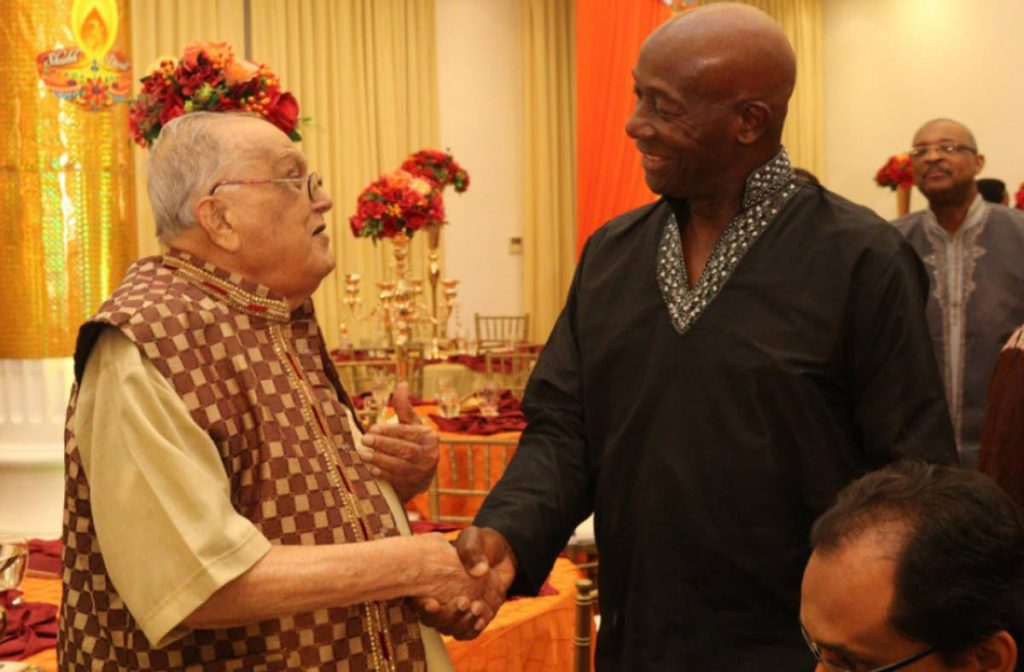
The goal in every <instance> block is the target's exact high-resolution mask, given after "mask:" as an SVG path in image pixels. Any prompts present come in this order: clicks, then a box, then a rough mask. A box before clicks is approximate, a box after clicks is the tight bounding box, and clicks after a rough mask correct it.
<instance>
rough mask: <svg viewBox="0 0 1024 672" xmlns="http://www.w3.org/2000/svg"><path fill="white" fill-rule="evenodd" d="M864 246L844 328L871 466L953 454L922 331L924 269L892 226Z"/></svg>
mask: <svg viewBox="0 0 1024 672" xmlns="http://www.w3.org/2000/svg"><path fill="white" fill-rule="evenodd" d="M885 234H891V235H885V236H883V237H881V238H880V239H879V240H878V241H877V242H878V243H879V244H878V245H874V246H872V247H871V248H870V249H869V250H868V251H866V252H865V254H864V256H863V257H862V258H861V260H860V263H859V264H858V267H857V271H856V273H855V275H854V287H853V300H852V302H851V304H850V310H851V314H850V325H851V328H850V330H849V332H848V335H849V341H848V350H847V352H848V353H849V367H850V368H849V371H850V380H851V382H852V388H853V399H854V404H855V415H856V419H857V423H858V426H859V428H860V432H861V441H862V445H863V447H864V453H865V457H866V458H867V462H868V465H869V466H870V467H871V468H877V467H880V466H883V465H885V464H887V463H889V462H892V461H894V460H898V459H901V458H918V459H923V460H926V461H929V462H936V463H955V462H957V460H958V457H957V451H956V443H955V441H954V439H953V428H952V424H951V422H950V419H949V409H948V407H947V405H946V396H945V392H944V389H943V385H942V379H941V377H940V374H939V368H938V362H937V360H936V358H935V352H934V349H933V346H932V341H931V337H930V336H929V332H928V323H927V320H926V317H925V305H926V303H927V299H928V274H927V271H926V270H925V268H924V265H923V264H922V263H921V260H920V259H919V258H918V256H917V253H916V252H914V250H913V248H911V247H910V245H908V244H907V243H906V242H905V241H903V240H902V239H898V240H894V238H895V237H896V234H895V232H889V231H886V232H885Z"/></svg>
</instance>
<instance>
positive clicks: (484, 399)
mask: <svg viewBox="0 0 1024 672" xmlns="http://www.w3.org/2000/svg"><path fill="white" fill-rule="evenodd" d="M477 396H478V397H479V398H480V415H484V416H488V417H494V416H496V415H498V397H499V394H498V386H497V384H496V383H495V382H494V381H493V380H487V381H486V382H485V383H484V385H483V387H481V388H480V391H479V392H477Z"/></svg>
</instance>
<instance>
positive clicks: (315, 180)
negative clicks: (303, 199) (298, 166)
mask: <svg viewBox="0 0 1024 672" xmlns="http://www.w3.org/2000/svg"><path fill="white" fill-rule="evenodd" d="M297 182H305V183H306V194H307V195H308V196H309V200H310V202H313V203H315V202H316V200H317V197H318V196H319V195H320V190H321V189H322V188H323V186H324V178H322V177H320V176H319V175H318V174H317V173H310V174H309V175H303V176H302V177H270V178H266V179H262V180H223V181H221V182H218V183H217V184H215V185H213V187H212V188H211V189H210V193H209V195H210V196H213V192H215V191H217V189H218V188H220V187H223V186H226V185H229V184H295V183H297Z"/></svg>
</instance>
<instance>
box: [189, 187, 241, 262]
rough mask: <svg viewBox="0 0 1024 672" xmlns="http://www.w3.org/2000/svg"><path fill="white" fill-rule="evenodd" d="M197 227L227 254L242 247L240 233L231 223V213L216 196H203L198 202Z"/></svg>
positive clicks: (196, 210)
mask: <svg viewBox="0 0 1024 672" xmlns="http://www.w3.org/2000/svg"><path fill="white" fill-rule="evenodd" d="M195 213H196V226H198V227H199V228H200V229H202V230H203V232H204V233H205V234H206V237H207V238H209V239H210V242H211V243H213V244H214V245H216V246H217V247H219V248H221V249H223V250H224V251H226V252H237V251H238V249H239V248H240V247H241V246H242V241H241V238H240V237H239V235H238V231H237V230H236V229H235V226H234V225H233V224H232V223H231V212H230V210H229V209H228V208H227V207H226V206H225V205H224V204H223V202H221V201H220V200H219V199H218V198H217V197H216V196H203V197H202V198H200V199H199V200H198V201H197V202H196V206H195Z"/></svg>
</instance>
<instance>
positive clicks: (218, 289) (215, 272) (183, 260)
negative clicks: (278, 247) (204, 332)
mask: <svg viewBox="0 0 1024 672" xmlns="http://www.w3.org/2000/svg"><path fill="white" fill-rule="evenodd" d="M163 265H164V266H165V267H166V268H169V269H171V270H172V271H175V272H177V273H178V274H180V275H181V276H182V277H183V278H185V279H186V280H187V281H189V282H191V283H192V284H194V285H195V286H196V287H198V288H199V289H201V290H203V291H204V292H206V293H207V294H209V295H210V296H212V297H214V298H217V299H219V300H221V301H224V302H226V303H229V304H231V305H232V306H234V307H235V308H237V309H239V310H241V311H242V312H245V313H248V314H249V315H253V316H256V317H264V318H267V319H269V320H273V321H275V322H287V321H288V320H289V319H291V314H292V311H291V310H290V309H289V308H288V304H287V303H286V302H285V301H284V299H283V298H281V297H280V295H278V294H277V293H276V292H274V290H272V289H270V288H268V287H264V286H263V285H259V284H257V283H255V282H250V281H249V280H246V279H245V278H243V277H241V276H239V275H235V274H233V273H229V272H228V271H225V270H224V269H222V268H219V267H217V266H214V265H213V264H211V263H208V262H205V261H203V260H202V259H199V258H198V257H195V256H193V255H191V254H189V253H188V252H182V251H181V250H177V249H171V250H169V251H168V252H167V253H166V254H165V255H164V256H163Z"/></svg>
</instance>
